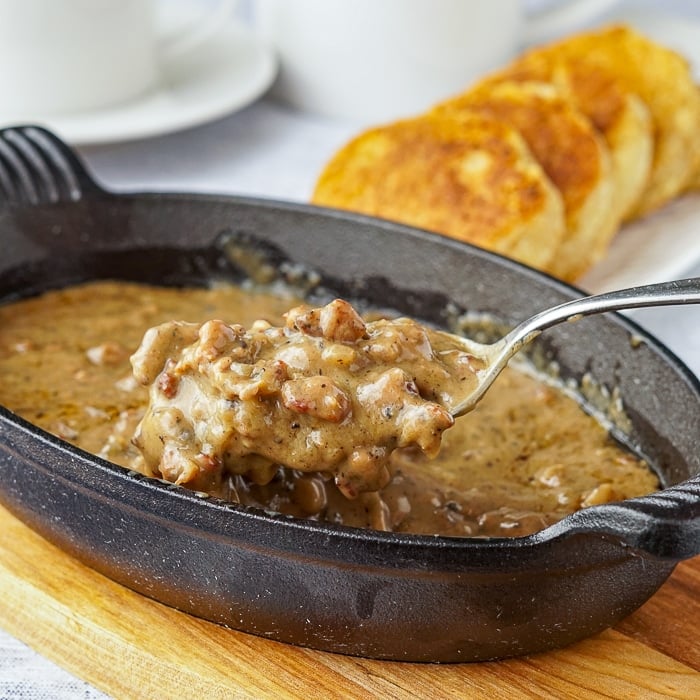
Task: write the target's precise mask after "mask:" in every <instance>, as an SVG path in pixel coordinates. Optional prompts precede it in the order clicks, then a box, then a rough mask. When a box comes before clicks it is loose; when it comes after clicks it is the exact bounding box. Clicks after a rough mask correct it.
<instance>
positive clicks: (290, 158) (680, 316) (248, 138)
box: [0, 0, 700, 700]
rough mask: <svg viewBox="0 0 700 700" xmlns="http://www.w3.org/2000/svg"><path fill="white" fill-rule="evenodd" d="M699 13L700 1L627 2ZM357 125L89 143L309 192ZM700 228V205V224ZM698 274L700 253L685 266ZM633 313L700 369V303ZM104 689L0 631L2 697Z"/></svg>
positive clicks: (186, 176) (153, 184)
mask: <svg viewBox="0 0 700 700" xmlns="http://www.w3.org/2000/svg"><path fill="white" fill-rule="evenodd" d="M624 6H625V7H632V9H634V10H638V9H639V8H642V7H643V8H649V7H654V6H656V7H657V8H658V7H661V8H663V9H664V11H665V12H675V13H676V14H677V15H679V16H686V17H688V18H692V19H694V20H698V21H700V3H697V2H692V0H691V1H687V0H686V1H682V0H675V1H671V2H663V3H662V2H660V1H657V2H655V1H653V0H644V1H639V2H633V3H632V2H629V3H625V4H624ZM357 128H358V125H356V124H350V123H342V122H331V121H328V120H325V119H322V118H319V117H314V116H312V115H308V114H301V113H296V112H293V111H291V110H289V109H286V108H284V107H282V106H280V105H278V104H275V103H274V102H272V101H270V100H262V101H260V102H258V103H256V104H255V105H252V106H250V107H248V108H246V109H244V110H243V111H241V112H238V113H236V114H233V115H231V116H229V117H227V118H225V119H222V120H220V121H217V122H215V123H211V124H208V125H205V126H202V127H199V128H196V129H191V130H189V131H186V132H181V133H177V134H171V135H168V136H163V137H159V138H153V139H149V140H144V141H138V142H131V143H122V144H113V145H105V146H100V147H91V148H86V149H83V150H82V155H83V157H84V158H85V160H86V161H87V163H88V165H89V166H90V168H91V169H92V170H93V172H94V173H95V174H96V176H97V177H98V179H100V180H101V181H102V182H103V183H104V184H105V185H106V186H108V187H110V188H113V189H123V190H161V191H165V190H171V191H195V192H219V193H237V194H249V195H255V196H263V197H273V198H281V199H289V200H298V201H305V200H308V198H309V195H310V193H311V189H312V187H313V183H314V181H315V178H316V176H317V174H318V172H319V170H320V168H321V167H322V165H323V163H324V162H325V160H326V159H327V158H328V157H329V156H330V154H331V153H332V152H333V151H334V150H335V148H336V147H338V146H339V145H340V144H342V143H343V142H344V141H345V140H346V139H347V138H348V137H349V136H350V135H352V134H354V133H355V132H356V131H357ZM698 231H699V234H700V209H699V226H698ZM687 276H700V262H698V263H695V264H694V265H693V266H691V267H690V269H688V270H687ZM633 316H634V318H635V320H636V321H637V322H638V323H640V324H641V325H642V326H643V327H645V328H646V329H648V330H649V331H650V332H651V333H652V334H654V335H656V336H657V337H658V338H660V339H661V340H662V341H663V342H664V343H665V344H666V345H667V346H668V347H669V348H670V349H671V350H672V351H673V352H675V353H676V354H677V355H678V356H679V357H680V358H681V359H682V360H683V361H685V363H686V364H687V365H688V366H689V367H690V368H691V369H692V371H693V372H695V374H696V375H698V376H700V306H698V307H687V308H683V309H678V308H675V309H674V308H667V309H652V310H644V311H637V312H634V314H633ZM103 697H105V696H104V695H103V694H102V693H100V692H99V691H98V690H96V689H95V688H93V687H92V686H90V685H88V684H86V683H84V682H83V681H81V680H79V679H76V678H74V677H73V676H71V675H70V674H68V673H67V672H65V671H63V670H62V669H60V668H58V667H57V666H55V665H54V664H53V663H51V662H50V661H48V660H46V659H44V658H43V657H42V656H40V655H39V654H36V653H35V652H34V651H32V650H31V649H29V648H28V647H27V646H25V645H24V644H22V643H21V642H19V641H18V640H16V639H15V638H13V637H11V636H10V635H8V634H6V633H5V632H3V631H1V630H0V700H3V699H9V698H14V699H17V700H20V699H21V700H27V699H29V698H51V699H52V700H62V699H69V698H70V699H72V698H83V699H84V700H88V699H92V698H103Z"/></svg>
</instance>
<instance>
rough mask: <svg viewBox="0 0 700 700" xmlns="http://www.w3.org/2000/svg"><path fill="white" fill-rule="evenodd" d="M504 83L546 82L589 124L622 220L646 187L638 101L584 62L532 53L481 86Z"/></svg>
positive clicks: (646, 118)
mask: <svg viewBox="0 0 700 700" xmlns="http://www.w3.org/2000/svg"><path fill="white" fill-rule="evenodd" d="M504 80H508V81H518V82H524V81H528V82H529V81H532V80H538V81H545V82H550V83H552V84H553V85H555V86H556V88H557V89H558V90H559V91H560V93H561V94H562V95H563V96H565V97H567V98H568V99H570V100H571V102H572V104H573V105H574V106H575V107H576V108H578V109H579V110H580V111H581V112H582V113H583V114H584V115H585V116H586V117H588V119H590V121H591V123H592V124H593V126H594V127H595V128H596V129H597V130H598V132H599V133H600V134H601V135H602V136H603V138H604V139H605V142H606V144H607V146H608V149H609V151H610V157H611V161H612V170H613V180H614V182H615V202H616V204H617V209H618V212H619V216H620V218H621V219H623V220H624V219H627V218H628V217H629V216H630V215H631V214H632V212H633V211H634V210H635V209H636V207H637V205H638V203H639V201H640V199H641V197H642V194H643V192H644V190H645V188H646V185H647V182H648V180H649V173H650V171H651V162H652V157H653V151H654V134H653V130H652V124H651V115H650V114H649V109H648V108H647V106H646V105H645V104H644V102H643V101H642V100H641V99H640V98H639V97H638V96H637V95H635V94H634V93H631V92H629V91H628V90H626V89H625V87H624V86H623V85H622V84H621V83H620V81H619V80H618V79H617V78H616V77H615V76H613V75H612V74H611V72H610V71H609V70H607V69H604V68H601V67H599V66H597V65H596V64H595V63H593V62H592V61H590V60H589V59H587V58H586V57H581V58H580V59H577V60H575V61H574V60H566V59H565V58H564V59H557V58H555V57H554V56H552V55H549V54H546V53H545V52H544V51H533V52H531V53H529V54H527V56H526V57H523V58H522V59H520V60H518V61H516V62H515V63H513V64H512V65H511V66H509V67H508V68H506V69H505V70H503V71H501V72H500V73H498V74H496V75H494V76H491V77H490V78H489V79H487V80H486V81H485V82H484V84H488V83H490V82H496V83H498V82H502V81H504Z"/></svg>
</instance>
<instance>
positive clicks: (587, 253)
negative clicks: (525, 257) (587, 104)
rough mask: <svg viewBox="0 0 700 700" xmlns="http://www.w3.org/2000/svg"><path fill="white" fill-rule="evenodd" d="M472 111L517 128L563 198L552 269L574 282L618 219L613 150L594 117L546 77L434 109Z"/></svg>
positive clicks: (491, 88)
mask: <svg viewBox="0 0 700 700" xmlns="http://www.w3.org/2000/svg"><path fill="white" fill-rule="evenodd" d="M465 111H467V112H473V113H477V114H480V115H482V116H486V117H490V118H493V119H497V120H500V121H504V122H506V123H507V124H509V125H510V126H512V127H514V128H515V129H517V130H518V132H519V133H520V134H521V136H522V137H523V138H524V139H525V142H526V143H527V145H528V146H529V148H530V151H531V152H532V155H533V156H534V157H535V158H536V159H537V161H538V162H539V164H540V165H541V166H542V169H543V170H544V171H545V173H546V174H547V175H548V177H549V179H550V180H551V181H552V183H553V184H554V185H555V187H557V189H558V190H559V191H560V193H561V195H562V199H563V202H564V212H565V221H566V233H565V236H564V238H563V240H562V242H561V244H560V245H559V247H558V249H557V251H556V253H555V256H554V258H553V259H552V262H551V263H550V265H549V266H548V271H549V272H551V273H552V274H554V275H556V276H557V277H560V278H561V279H565V280H569V281H573V280H575V279H577V278H578V277H580V276H581V275H582V274H583V273H584V272H585V271H586V270H588V268H589V267H591V265H592V264H593V263H595V262H597V261H598V260H599V259H600V258H602V257H603V255H604V254H605V252H606V251H607V248H608V245H609V243H610V241H611V239H612V237H613V235H614V234H615V232H616V231H617V228H618V226H619V224H620V217H619V210H618V209H616V207H615V202H614V181H613V178H612V166H611V162H610V154H609V152H608V148H607V146H606V145H605V143H604V141H603V139H602V138H601V136H600V135H599V133H598V132H597V130H596V129H595V128H594V127H593V125H592V124H591V122H590V121H589V120H588V119H587V118H586V117H585V116H583V114H581V112H579V111H578V110H577V109H576V108H575V107H574V106H573V105H572V103H571V101H570V100H568V99H566V98H565V97H563V96H562V95H561V94H560V93H559V91H558V90H557V88H556V87H554V85H552V84H551V83H543V82H534V81H533V82H522V83H520V82H507V81H506V82H501V83H493V82H490V83H487V84H485V85H484V86H477V87H476V88H475V89H472V90H470V91H468V92H466V93H463V94H462V95H459V96H458V97H455V98H453V99H451V100H448V101H447V102H443V103H442V104H440V105H438V106H437V107H436V108H435V112H437V113H445V112H447V113H450V114H452V113H463V112H465Z"/></svg>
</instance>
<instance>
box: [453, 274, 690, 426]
mask: <svg viewBox="0 0 700 700" xmlns="http://www.w3.org/2000/svg"><path fill="white" fill-rule="evenodd" d="M674 304H700V277H692V278H690V279H684V280H675V281H673V282H660V283H658V284H648V285H645V286H642V287H631V288H629V289H619V290H617V291H614V292H606V293H605V294H596V295H594V296H589V297H583V298H581V299H574V300H573V301H567V302H566V303H564V304H559V305H558V306H553V307H552V308H550V309H546V310H544V311H540V313H538V314H535V315H534V316H532V317H531V318H529V319H527V320H526V321H523V322H522V323H521V324H519V325H518V326H516V327H515V328H513V330H512V331H510V332H509V333H508V334H507V335H505V336H504V337H503V338H501V339H500V340H498V341H496V342H495V343H491V344H488V345H485V344H483V343H477V342H476V341H473V340H469V339H468V338H463V337H460V336H455V337H454V338H455V340H456V341H458V342H459V344H460V345H461V346H462V347H463V348H464V350H465V351H466V352H468V353H470V354H472V355H475V356H476V357H478V358H480V359H483V360H484V361H485V362H486V366H485V367H484V369H483V370H480V371H479V372H478V373H477V380H478V384H477V386H476V388H475V389H474V391H472V392H471V393H469V395H468V396H467V397H466V398H464V399H463V400H461V401H460V402H459V403H457V404H456V405H455V406H453V407H451V408H450V413H451V414H452V415H453V416H455V417H457V416H461V415H464V414H465V413H467V412H468V411H471V410H472V409H473V408H474V406H475V405H476V403H477V402H478V401H479V400H480V399H481V398H482V397H483V395H484V394H485V393H486V391H487V390H488V388H489V387H490V386H491V384H493V382H494V380H495V379H496V377H498V375H499V374H500V373H501V371H502V370H503V368H504V367H505V366H506V365H507V364H508V361H509V360H510V359H511V357H513V355H515V354H516V353H517V352H519V351H520V350H522V349H523V347H525V345H527V344H528V343H529V342H530V341H532V340H533V339H534V338H536V337H537V336H538V335H539V334H540V333H541V332H542V331H543V330H545V329H547V328H550V327H551V326H555V325H557V324H558V323H562V322H563V321H577V320H578V319H579V318H582V317H584V316H590V315H592V314H599V313H603V312H605V311H618V310H620V309H633V308H638V307H645V306H670V305H674Z"/></svg>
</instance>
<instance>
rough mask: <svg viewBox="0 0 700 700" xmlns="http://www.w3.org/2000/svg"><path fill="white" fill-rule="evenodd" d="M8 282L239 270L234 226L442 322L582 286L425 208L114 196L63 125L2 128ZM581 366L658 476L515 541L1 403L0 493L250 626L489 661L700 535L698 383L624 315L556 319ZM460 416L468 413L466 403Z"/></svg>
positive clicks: (348, 291) (623, 589) (338, 644)
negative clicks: (291, 504)
mask: <svg viewBox="0 0 700 700" xmlns="http://www.w3.org/2000/svg"><path fill="white" fill-rule="evenodd" d="M0 236H1V237H2V250H3V254H2V256H1V257H0V299H2V300H5V301H7V300H12V299H16V298H19V297H23V296H27V295H30V294H35V293H37V292H40V291H42V290H46V289H49V288H55V287H60V286H63V285H66V284H70V283H75V282H80V281H84V280H88V279H95V278H120V279H126V280H140V281H146V282H151V283H162V284H182V283H203V282H205V281H206V280H208V279H211V278H212V277H222V276H224V277H228V278H231V279H234V280H236V279H241V277H242V274H243V273H242V271H241V270H240V269H239V268H238V267H237V266H236V264H235V263H234V262H232V261H231V258H230V256H229V255H227V252H226V251H227V250H228V249H230V244H231V241H234V242H235V241H243V242H244V243H245V245H248V246H252V247H253V248H254V249H255V250H256V251H258V252H259V253H260V255H263V256H266V258H267V259H268V260H269V261H271V262H273V263H274V264H275V265H277V266H278V268H279V269H280V270H288V271H290V270H291V271H294V270H299V269H301V270H309V269H312V270H315V271H317V272H318V273H319V275H320V278H321V279H320V282H318V284H317V285H316V287H315V289H316V290H317V292H318V290H319V289H327V290H331V291H332V292H333V293H337V294H342V295H345V296H350V297H352V298H355V299H358V298H359V299H361V300H365V301H367V302H368V303H374V304H378V305H380V306H382V307H386V306H390V307H394V308H395V309H397V310H398V311H400V312H402V313H406V314H410V315H412V316H415V317H418V318H420V319H423V320H425V321H429V322H432V323H435V324H438V325H439V324H444V323H445V322H446V319H447V315H448V311H447V310H448V309H450V308H457V309H470V310H474V311H478V312H485V313H491V314H493V315H495V316H496V317H498V318H500V319H502V320H503V321H504V322H507V323H513V322H515V321H518V320H521V319H523V318H525V317H527V316H530V315H531V314H533V313H534V312H536V311H539V310H541V309H542V308H544V307H546V306H549V305H553V304H556V303H560V302H563V301H566V300H568V299H571V298H574V297H576V296H579V293H578V292H577V291H576V290H575V289H573V288H571V287H569V286H566V285H564V284H561V283H559V282H557V281H554V280H552V279H550V278H547V277H545V276H544V275H541V274H538V273H536V272H533V271H532V270H530V269H527V268H524V267H522V266H520V265H517V264H515V263H513V262H510V261H508V260H505V259H502V258H500V257H498V256H495V255H491V254H488V253H486V252H483V251H480V250H477V249H474V248H471V247H469V246H467V245H462V244H460V243H457V242H454V241H451V240H448V239H444V238H442V237H439V236H436V235H432V234H428V233H425V232H422V231H417V230H414V229H411V228H408V227H404V226H399V225H394V224H390V223H387V222H381V221H376V220H373V219H369V218H366V217H360V216H353V215H350V214H341V213H338V212H332V211H327V210H321V209H317V208H313V207H310V206H303V205H298V204H284V203H277V202H273V201H258V200H253V199H246V198H240V197H224V196H218V197H217V196H199V195H197V196H196V195H190V194H114V193H110V192H106V191H104V190H103V189H102V188H100V187H99V186H98V185H97V184H95V182H94V181H93V180H92V179H91V178H90V177H89V176H88V174H87V173H86V171H85V170H84V168H83V166H82V165H81V163H80V162H79V160H78V159H77V158H76V157H75V156H74V155H73V154H72V152H71V151H70V150H68V149H67V148H66V147H65V146H64V145H63V144H62V143H61V142H60V141H58V140H57V139H56V138H55V137H53V136H52V135H51V134H50V133H48V132H46V131H43V130H41V129H38V128H35V127H18V128H15V129H8V130H5V131H4V132H2V134H1V135H0ZM538 352H541V353H543V354H544V355H545V356H546V357H547V358H550V359H552V360H554V359H556V361H557V362H558V364H559V366H560V368H561V370H560V371H561V374H562V376H563V377H564V378H567V379H571V380H574V381H577V380H580V379H581V377H582V376H583V375H584V373H589V374H590V375H592V376H593V377H594V378H595V380H596V381H597V382H599V383H600V384H602V385H603V386H604V387H607V388H608V389H610V390H612V389H613V388H618V389H619V392H620V395H621V397H622V399H623V401H624V405H625V408H626V412H627V415H628V417H629V419H630V423H631V428H630V430H629V432H628V434H627V436H626V438H625V439H626V440H627V442H628V443H629V444H630V445H631V446H632V447H633V448H634V449H635V450H636V451H637V452H638V453H639V454H641V455H643V456H645V457H646V458H647V459H648V460H649V461H650V463H651V464H653V465H654V466H655V468H656V469H657V470H658V472H659V474H660V476H661V478H662V481H663V483H664V489H663V490H662V491H661V492H659V493H657V494H654V495H651V496H646V497H644V498H639V499H635V500H630V501H625V502H622V503H617V504H608V505H602V506H597V507H592V508H588V509H585V510H582V511H579V512H578V513H576V514H574V515H572V516H569V517H567V518H566V519H565V520H563V521H562V522H560V523H558V524H556V525H554V526H552V527H549V528H547V529H546V530H544V531H542V532H540V533H537V534H534V535H531V536H528V537H522V538H515V539H481V540H480V539H456V538H448V537H429V536H411V535H403V534H392V533H382V532H374V531H369V530H357V529H352V528H346V527H339V526H332V525H327V524H318V523H313V522H307V521H303V520H296V519H292V518H288V517H284V516H280V515H275V514H271V513H268V512H264V511H262V510H256V509H253V508H246V507H241V506H238V505H235V504H229V503H223V502H220V501H218V500H216V499H214V498H201V497H199V496H197V495H196V494H194V493H191V492H188V491H186V490H184V489H182V488H179V487H174V486H172V485H168V484H165V483H162V482H161V481H159V480H155V479H148V478H145V477H142V476H139V475H135V474H134V473H133V472H129V471H127V470H126V469H122V468H121V467H117V466H114V465H112V464H110V463H108V462H106V461H104V460H102V459H99V458H97V457H94V456H91V455H89V454H87V453H85V452H82V451H81V450H78V449H75V448H74V447H72V446H71V445H69V444H67V443H65V442H62V441H61V440H60V439H58V438H55V437H53V436H51V435H49V434H47V433H45V432H43V431H42V430H39V429H38V428H36V427H33V426H32V425H29V424H28V423H26V422H25V421H23V420H21V419H20V418H18V417H17V416H15V415H13V414H12V413H11V412H10V411H8V410H5V409H4V408H0V499H1V501H2V503H3V504H4V505H5V506H6V507H7V508H9V509H10V510H11V511H12V512H13V513H14V514H16V515H17V516H18V517H19V518H21V519H22V520H23V521H24V522H26V523H27V524H29V525H30V526H31V527H33V528H35V529H36V530H37V531H38V532H39V533H41V534H42V535H43V536H44V537H45V538H46V539H48V540H50V541H51V542H53V543H55V544H56V545H58V546H59V547H61V548H63V549H64V550H65V551H66V552H68V553H70V554H72V555H73V556H75V557H77V558H78V559H79V560H81V561H83V562H84V563H86V564H87V565H89V566H91V567H94V568H95V569H97V570H98V571H100V572H102V573H104V574H106V575H107V576H109V577H111V578H112V579H115V580H116V581H119V582H120V583H122V584H124V585H125V586H128V587H130V588H133V589H135V590H136V591H139V592H141V593H143V594H145V595H147V596H151V597H153V598H156V599H158V600H160V601H162V602H164V603H166V604H168V605H171V606H174V607H175V608H179V609H180V610H183V611H186V612H188V613H191V614H194V615H198V616H201V617H203V618H207V619H209V620H213V621H215V622H218V623H223V624H225V625H228V626H231V627H234V628H236V629H240V630H244V631H246V632H251V633H253V634H257V635H261V636H264V637H268V638H271V639H276V640H281V641H285V642H291V643H293V644H299V645H304V646H309V647H314V648H317V649H324V650H328V651H334V652H343V653H348V654H355V655H361V656H367V657H375V658H381V659H401V660H410V661H442V662H455V661H476V660H483V659H494V658H500V657H506V656H513V655H518V654H525V653H531V652H537V651H541V650H545V649H551V648H554V647H560V646H563V645H566V644H569V643H571V642H573V641H575V640H577V639H580V638H582V637H585V636H587V635H591V634H594V633H596V632H598V631H599V630H602V629H604V628H606V627H608V626H610V625H612V624H614V623H615V622H616V621H618V620H620V619H621V618H622V617H624V616H625V615H627V614H629V613H630V612H632V611H633V610H634V609H636V608H637V607H638V606H639V605H641V604H642V603H643V602H644V601H645V600H646V599H647V598H648V597H649V596H651V595H652V594H653V593H654V591H656V589H657V588H658V587H659V586H660V585H661V584H662V583H663V582H664V581H665V579H666V578H667V577H668V576H669V575H670V573H671V572H672V570H673V568H674V566H675V565H676V564H677V563H678V562H679V561H680V560H682V559H685V558H688V557H692V556H694V555H697V554H698V553H700V476H699V473H700V451H699V450H698V438H699V437H700V385H699V384H698V381H697V379H696V378H695V377H694V376H693V375H692V374H691V373H690V372H689V371H688V370H687V369H686V368H685V367H684V366H683V365H682V364H681V363H680V362H679V361H678V360H677V359H676V358H675V357H673V356H672V355H671V354H670V353H669V352H668V351H667V350H666V349H664V347H662V346H661V345H660V344H659V343H658V342H656V341H655V340H654V339H653V338H651V337H649V336H648V335H646V334H645V333H644V332H643V331H642V330H641V329H640V328H638V327H637V326H635V325H634V324H632V323H630V322H629V321H627V320H625V319H624V318H623V317H621V316H616V315H606V316H599V317H592V318H588V319H585V320H582V321H581V322H579V323H577V324H567V325H566V326H562V327H559V328H556V329H553V330H551V331H548V332H547V333H546V334H544V335H543V336H542V337H541V339H540V341H539V344H538ZM461 420H469V418H468V417H466V418H462V419H461Z"/></svg>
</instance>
